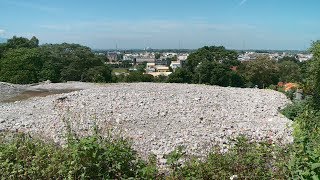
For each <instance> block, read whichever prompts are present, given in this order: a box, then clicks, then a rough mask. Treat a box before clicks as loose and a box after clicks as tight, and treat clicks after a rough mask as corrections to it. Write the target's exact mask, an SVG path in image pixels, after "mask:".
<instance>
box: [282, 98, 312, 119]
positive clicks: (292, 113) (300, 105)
mask: <svg viewBox="0 0 320 180" xmlns="http://www.w3.org/2000/svg"><path fill="white" fill-rule="evenodd" d="M307 104H308V101H307V100H303V101H294V102H293V103H292V104H290V105H288V106H286V107H285V108H284V109H282V110H281V113H282V114H283V115H284V116H286V117H287V118H288V119H291V120H294V119H295V118H297V117H298V116H299V115H300V114H302V113H303V112H304V110H305V108H306V105H307Z"/></svg>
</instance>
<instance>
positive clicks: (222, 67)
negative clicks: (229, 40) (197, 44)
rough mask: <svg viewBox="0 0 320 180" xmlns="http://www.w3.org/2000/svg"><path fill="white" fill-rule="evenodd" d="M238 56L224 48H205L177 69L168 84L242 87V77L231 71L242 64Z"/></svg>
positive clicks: (191, 55) (193, 54) (192, 54)
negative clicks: (233, 67)
mask: <svg viewBox="0 0 320 180" xmlns="http://www.w3.org/2000/svg"><path fill="white" fill-rule="evenodd" d="M237 56H238V54H237V52H235V51H231V50H226V49H225V48H224V47H222V46H220V47H216V46H211V47H208V46H205V47H203V48H200V49H198V50H197V51H196V52H194V53H191V54H190V56H189V57H188V59H187V61H186V65H185V66H183V67H182V68H179V69H176V71H175V72H173V73H172V74H171V75H170V76H169V79H168V82H171V83H196V84H210V85H219V86H235V87H242V86H244V81H243V78H242V76H241V75H240V74H239V73H237V72H234V71H232V70H231V69H230V68H231V67H232V66H238V65H239V64H240V61H238V60H237Z"/></svg>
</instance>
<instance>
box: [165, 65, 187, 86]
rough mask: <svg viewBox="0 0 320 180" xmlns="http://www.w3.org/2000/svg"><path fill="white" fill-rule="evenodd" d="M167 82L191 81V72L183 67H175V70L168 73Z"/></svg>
mask: <svg viewBox="0 0 320 180" xmlns="http://www.w3.org/2000/svg"><path fill="white" fill-rule="evenodd" d="M168 82H169V83H191V82H192V74H191V73H190V72H189V71H188V70H187V69H185V68H177V69H176V71H175V72H173V73H172V74H170V75H169V78H168Z"/></svg>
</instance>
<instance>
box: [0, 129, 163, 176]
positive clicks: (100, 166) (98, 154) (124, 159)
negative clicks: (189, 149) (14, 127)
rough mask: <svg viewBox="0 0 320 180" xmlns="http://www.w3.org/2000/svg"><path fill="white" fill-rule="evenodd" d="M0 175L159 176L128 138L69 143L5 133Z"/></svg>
mask: <svg viewBox="0 0 320 180" xmlns="http://www.w3.org/2000/svg"><path fill="white" fill-rule="evenodd" d="M0 172H1V174H0V179H63V178H69V179H122V178H123V179H128V178H138V177H139V178H141V179H152V178H155V175H156V174H157V170H156V168H155V164H154V162H153V163H152V162H151V163H149V164H148V163H147V162H145V161H143V160H141V159H140V158H139V157H138V156H137V154H136V152H135V151H134V150H133V149H132V148H131V143H130V142H129V141H127V140H125V139H121V138H118V139H112V138H108V137H107V138H104V137H101V136H97V135H95V136H91V137H85V138H80V139H78V140H76V139H73V140H72V141H69V142H68V144H67V145H66V147H61V146H57V145H54V144H53V143H45V142H44V141H42V140H39V139H35V138H32V137H30V136H29V135H27V134H11V133H9V134H8V133H6V134H2V135H1V138H0Z"/></svg>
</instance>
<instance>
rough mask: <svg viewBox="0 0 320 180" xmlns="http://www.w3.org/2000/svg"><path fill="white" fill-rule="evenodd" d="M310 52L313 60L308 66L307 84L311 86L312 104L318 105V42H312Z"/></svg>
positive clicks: (319, 68)
mask: <svg viewBox="0 0 320 180" xmlns="http://www.w3.org/2000/svg"><path fill="white" fill-rule="evenodd" d="M310 51H311V52H312V53H313V59H312V61H311V63H310V65H309V78H308V84H309V85H310V86H311V89H312V90H311V91H312V94H313V96H314V102H315V103H316V104H317V105H320V41H316V42H313V43H312V46H311V48H310Z"/></svg>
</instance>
